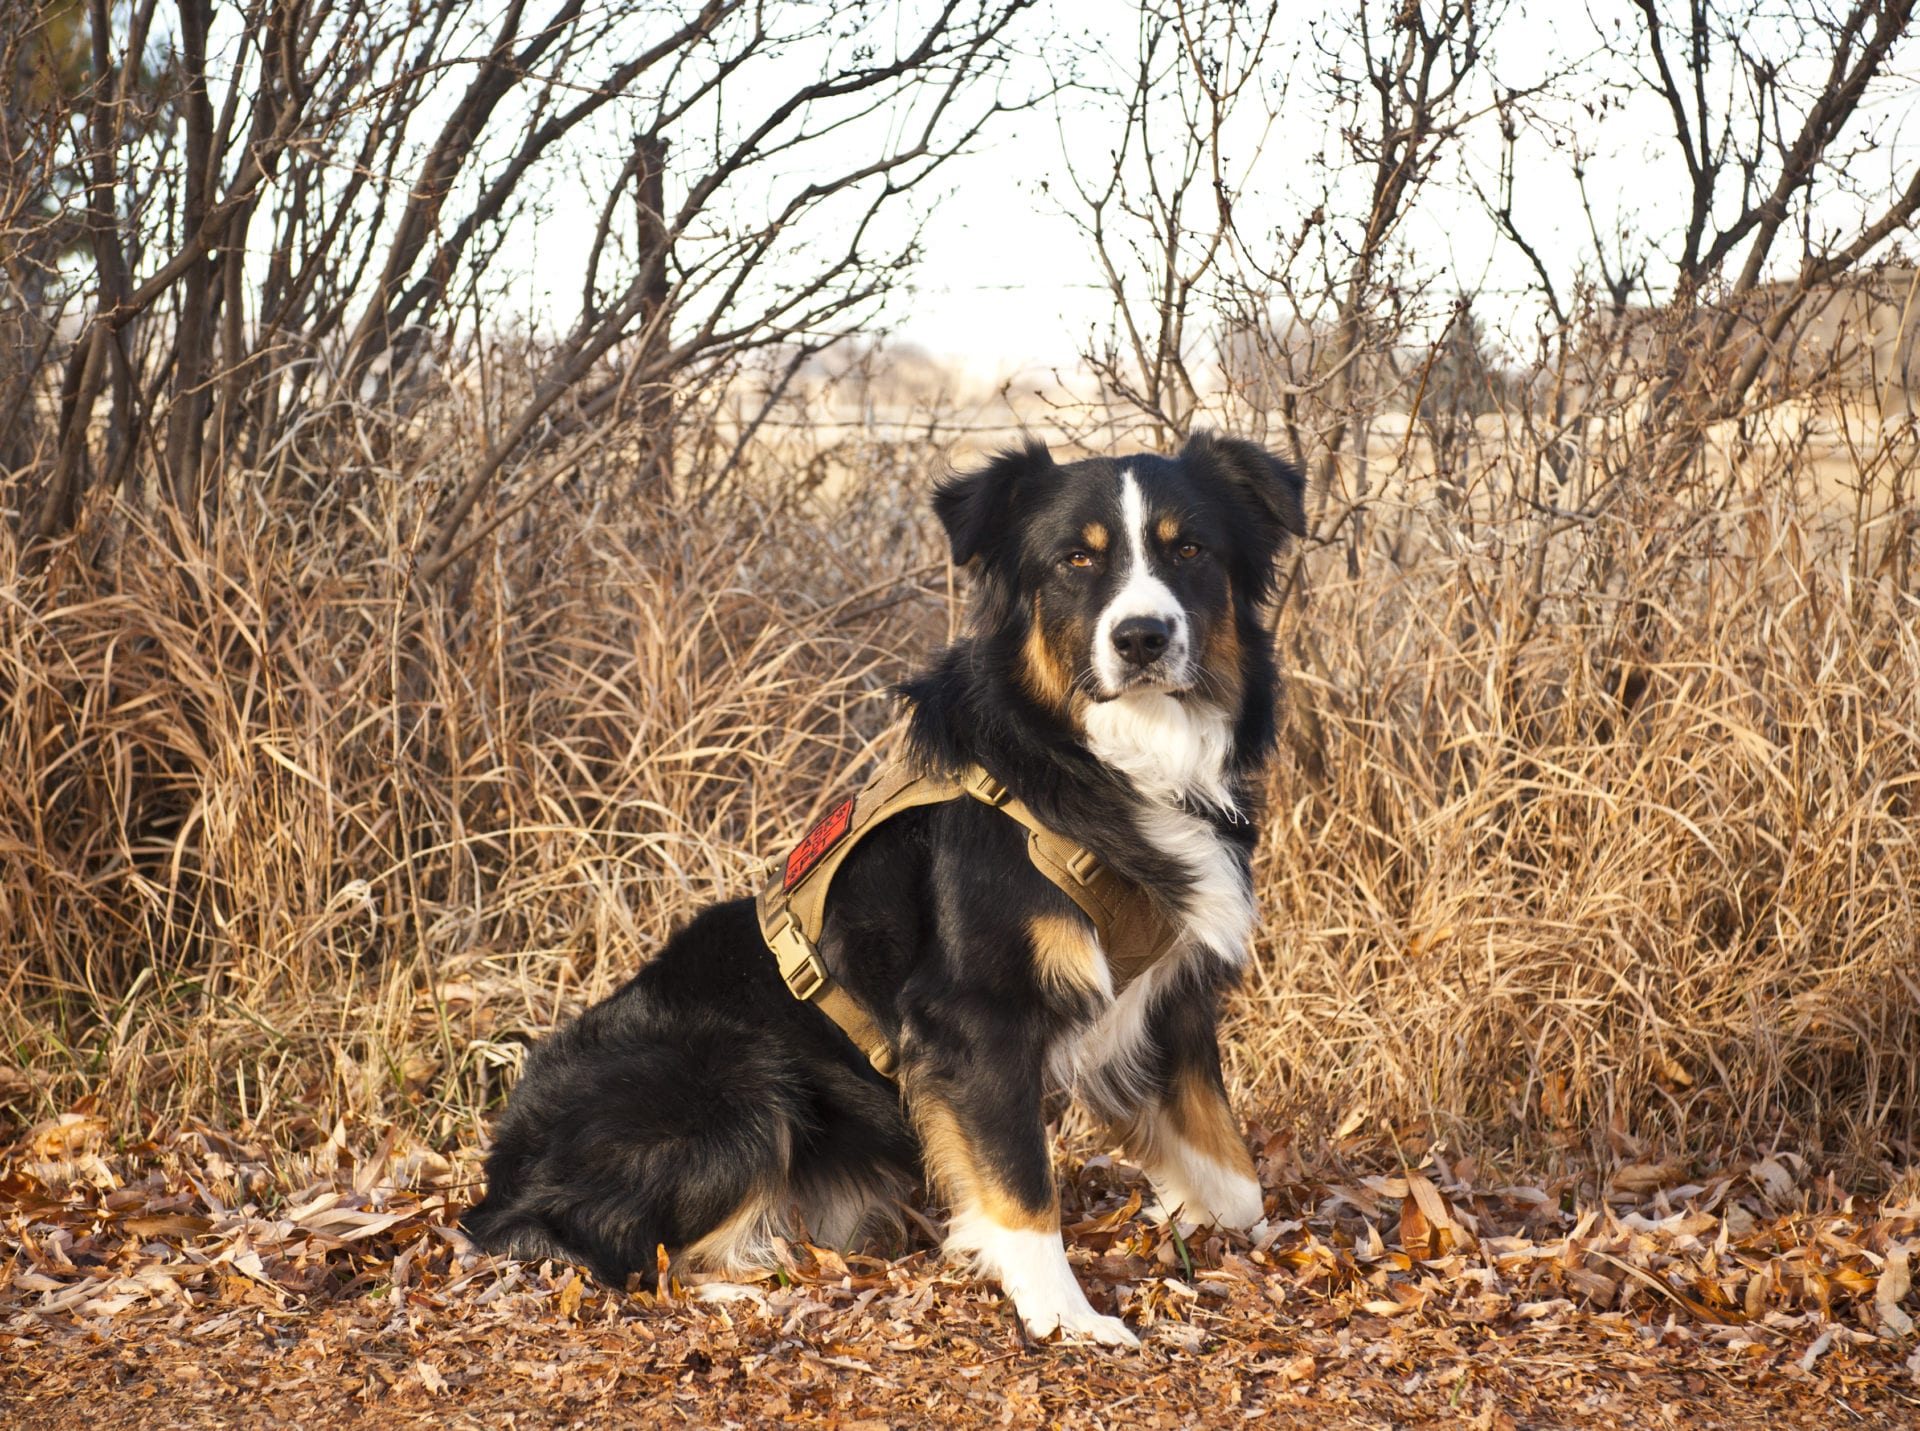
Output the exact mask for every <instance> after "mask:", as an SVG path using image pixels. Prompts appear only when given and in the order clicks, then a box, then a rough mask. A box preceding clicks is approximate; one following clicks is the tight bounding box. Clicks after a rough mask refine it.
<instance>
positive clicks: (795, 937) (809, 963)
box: [767, 915, 828, 1000]
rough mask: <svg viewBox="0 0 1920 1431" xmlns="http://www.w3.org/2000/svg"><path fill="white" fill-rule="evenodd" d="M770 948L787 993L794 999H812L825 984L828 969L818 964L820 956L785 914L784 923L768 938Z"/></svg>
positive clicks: (791, 918)
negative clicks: (778, 966)
mask: <svg viewBox="0 0 1920 1431" xmlns="http://www.w3.org/2000/svg"><path fill="white" fill-rule="evenodd" d="M767 943H768V944H769V945H770V946H772V949H773V957H774V958H775V959H776V960H777V961H778V962H779V965H780V977H781V978H782V979H783V980H785V981H786V985H787V992H788V993H790V994H792V995H793V996H794V998H796V999H803V1000H805V999H811V998H813V996H814V995H816V994H818V993H819V992H820V991H821V989H823V988H825V987H826V984H827V978H828V975H827V966H826V965H825V964H823V963H821V962H820V953H819V951H818V950H816V949H815V948H814V947H813V943H812V941H811V940H809V939H808V938H807V936H806V935H804V934H802V933H801V932H800V926H799V925H797V924H795V923H794V922H793V916H792V915H788V916H787V917H786V921H785V922H784V923H783V924H781V926H780V927H779V928H778V929H776V930H774V931H773V933H772V934H770V935H768V936H767Z"/></svg>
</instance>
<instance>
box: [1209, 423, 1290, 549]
mask: <svg viewBox="0 0 1920 1431" xmlns="http://www.w3.org/2000/svg"><path fill="white" fill-rule="evenodd" d="M1180 460H1181V461H1182V462H1188V463H1192V464H1194V465H1195V466H1198V467H1205V468H1211V469H1212V470H1213V471H1214V472H1215V473H1217V474H1218V475H1219V476H1220V477H1221V478H1222V479H1223V480H1224V481H1225V482H1226V483H1227V485H1228V486H1229V487H1230V488H1232V489H1233V491H1234V493H1235V495H1236V496H1238V497H1239V498H1240V500H1241V503H1242V504H1243V505H1244V506H1245V507H1246V508H1247V509H1248V511H1249V513H1250V514H1251V515H1252V516H1253V518H1254V520H1255V522H1256V524H1257V526H1258V528H1259V529H1260V531H1261V535H1262V536H1264V537H1266V538H1267V540H1268V542H1269V543H1270V545H1271V548H1272V555H1273V556H1278V555H1279V554H1280V550H1281V548H1282V547H1283V546H1285V545H1286V539H1287V538H1288V537H1304V536H1305V535H1306V534H1307V509H1306V494H1307V483H1306V479H1305V478H1304V477H1302V476H1301V475H1300V469H1299V468H1298V467H1295V466H1294V465H1293V464H1292V463H1291V462H1288V461H1285V460H1284V459H1282V458H1279V457H1275V456H1274V455H1273V454H1272V453H1271V452H1269V451H1267V449H1266V448H1264V447H1261V446H1258V445H1257V444H1255V443H1251V442H1248V441H1246V440H1244V439H1242V438H1238V437H1221V436H1220V435H1219V434H1217V433H1212V432H1196V433H1194V434H1193V436H1192V437H1190V438H1188V439H1187V445H1186V446H1185V447H1183V448H1182V449H1181V450H1180Z"/></svg>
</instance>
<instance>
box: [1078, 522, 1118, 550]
mask: <svg viewBox="0 0 1920 1431" xmlns="http://www.w3.org/2000/svg"><path fill="white" fill-rule="evenodd" d="M1080 540H1081V541H1083V542H1085V543H1086V544H1087V550H1088V551H1095V552H1103V551H1105V550H1106V549H1107V543H1108V542H1109V541H1111V540H1112V538H1111V537H1109V536H1108V535H1107V529H1106V528H1105V527H1104V526H1102V525H1101V524H1100V523H1098V522H1088V523H1087V524H1086V526H1084V527H1082V528H1081V529H1080Z"/></svg>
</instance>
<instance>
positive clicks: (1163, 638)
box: [1113, 616, 1173, 666]
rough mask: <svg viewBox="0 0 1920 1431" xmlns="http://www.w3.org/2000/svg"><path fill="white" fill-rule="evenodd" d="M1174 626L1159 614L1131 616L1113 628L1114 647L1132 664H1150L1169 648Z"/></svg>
mask: <svg viewBox="0 0 1920 1431" xmlns="http://www.w3.org/2000/svg"><path fill="white" fill-rule="evenodd" d="M1172 635H1173V628H1171V627H1170V626H1168V625H1167V623H1166V622H1164V621H1162V620H1161V619H1160V618H1159V617H1158V616H1129V617H1128V618H1127V619H1126V620H1125V621H1122V622H1120V623H1119V624H1118V625H1117V626H1115V627H1114V628H1113V649H1114V650H1116V651H1118V652H1119V653H1120V659H1121V660H1123V661H1125V662H1126V663H1127V664H1128V665H1130V666H1150V665H1152V664H1153V663H1154V662H1155V661H1157V660H1159V659H1160V657H1161V655H1162V654H1164V653H1165V651H1166V649H1167V641H1168V638H1169V637H1171V636H1172Z"/></svg>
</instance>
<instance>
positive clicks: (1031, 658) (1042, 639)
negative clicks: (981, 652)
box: [1020, 597, 1073, 716]
mask: <svg viewBox="0 0 1920 1431" xmlns="http://www.w3.org/2000/svg"><path fill="white" fill-rule="evenodd" d="M1020 656H1021V665H1022V666H1023V667H1024V669H1023V670H1022V671H1021V683H1022V684H1023V685H1025V686H1026V688H1027V694H1028V695H1030V696H1032V697H1033V698H1034V699H1035V700H1036V701H1038V702H1039V703H1040V704H1041V705H1042V706H1044V707H1045V708H1046V709H1047V710H1049V711H1052V712H1053V713H1054V714H1055V715H1059V716H1064V715H1066V714H1067V696H1068V693H1069V692H1070V691H1071V690H1072V689H1073V672H1072V671H1071V670H1070V669H1068V667H1067V666H1066V665H1065V664H1064V663H1063V662H1062V661H1061V660H1060V657H1059V655H1058V653H1056V652H1055V651H1054V649H1053V647H1051V646H1049V645H1048V644H1047V636H1046V632H1045V631H1043V630H1042V629H1041V627H1040V599H1039V598H1038V597H1035V598H1034V601H1033V624H1032V625H1031V626H1029V627H1028V628H1027V641H1026V644H1025V645H1024V646H1023V647H1021V650H1020Z"/></svg>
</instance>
